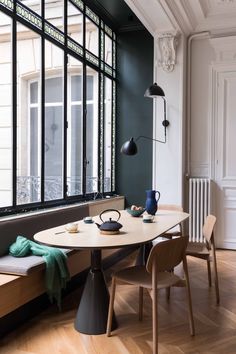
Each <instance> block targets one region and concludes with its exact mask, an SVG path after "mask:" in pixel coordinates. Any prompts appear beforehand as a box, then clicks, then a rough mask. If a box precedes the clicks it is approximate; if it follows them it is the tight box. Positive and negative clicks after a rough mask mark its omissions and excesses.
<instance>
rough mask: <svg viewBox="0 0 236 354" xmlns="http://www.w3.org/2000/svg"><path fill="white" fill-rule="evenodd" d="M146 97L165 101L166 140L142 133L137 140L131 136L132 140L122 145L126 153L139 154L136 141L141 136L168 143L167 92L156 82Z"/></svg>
mask: <svg viewBox="0 0 236 354" xmlns="http://www.w3.org/2000/svg"><path fill="white" fill-rule="evenodd" d="M144 97H150V98H155V97H161V98H162V99H163V102H164V120H163V121H162V125H163V127H164V140H158V139H153V138H149V137H147V136H143V135H140V136H139V137H137V138H136V139H135V140H134V138H131V139H130V140H128V141H126V142H125V143H124V144H123V145H122V147H121V150H120V151H121V153H122V154H124V155H135V154H137V152H138V148H137V145H136V142H137V141H138V140H139V139H141V138H144V139H148V140H153V141H157V142H159V143H163V144H165V143H166V128H167V127H168V125H169V124H170V122H169V121H168V120H167V119H166V99H165V93H164V91H163V90H162V88H161V87H160V86H158V85H157V84H156V83H154V84H153V85H151V86H150V87H149V88H148V89H147V90H146V91H145V94H144Z"/></svg>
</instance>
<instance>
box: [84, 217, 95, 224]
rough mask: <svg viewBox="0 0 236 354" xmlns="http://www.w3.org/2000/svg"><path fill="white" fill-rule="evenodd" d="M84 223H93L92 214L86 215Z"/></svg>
mask: <svg viewBox="0 0 236 354" xmlns="http://www.w3.org/2000/svg"><path fill="white" fill-rule="evenodd" d="M84 223H85V224H92V223H93V219H92V217H91V216H86V217H85V218H84Z"/></svg>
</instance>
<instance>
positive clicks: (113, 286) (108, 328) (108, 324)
mask: <svg viewBox="0 0 236 354" xmlns="http://www.w3.org/2000/svg"><path fill="white" fill-rule="evenodd" d="M115 291H116V278H115V277H112V283H111V295H110V302H109V310H108V318H107V336H108V337H110V335H111V325H112V315H113V309H114V300H115Z"/></svg>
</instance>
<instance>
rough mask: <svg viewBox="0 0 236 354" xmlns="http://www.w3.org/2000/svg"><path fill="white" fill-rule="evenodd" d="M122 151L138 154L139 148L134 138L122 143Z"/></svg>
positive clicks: (125, 153) (123, 152)
mask: <svg viewBox="0 0 236 354" xmlns="http://www.w3.org/2000/svg"><path fill="white" fill-rule="evenodd" d="M120 152H121V153H122V154H124V155H136V154H137V152H138V148H137V145H136V144H135V142H134V139H133V138H131V139H130V140H129V141H126V142H125V143H124V144H123V145H122V147H121V150H120Z"/></svg>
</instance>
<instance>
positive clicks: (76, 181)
mask: <svg viewBox="0 0 236 354" xmlns="http://www.w3.org/2000/svg"><path fill="white" fill-rule="evenodd" d="M115 120H116V35H115V33H114V32H113V31H112V29H111V28H110V27H109V26H107V25H106V24H105V23H104V21H103V20H102V19H101V18H100V17H99V16H98V15H97V14H95V13H94V12H93V11H92V10H91V9H90V8H89V7H88V6H87V5H86V4H85V3H84V2H83V1H82V0H58V1H55V0H53V1H52V0H38V1H36V0H35V1H33V2H32V1H31V0H22V1H20V0H16V1H13V0H0V215H4V214H5V213H12V212H17V211H22V210H28V209H34V208H39V207H44V206H50V205H58V204H63V203H68V202H75V201H80V200H84V199H87V198H88V199H89V198H91V199H92V198H95V197H98V196H101V195H104V194H106V193H114V191H115Z"/></svg>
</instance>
